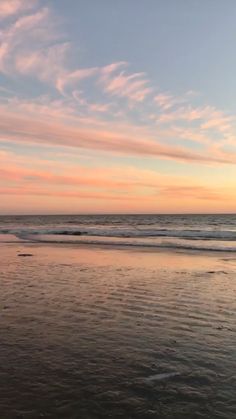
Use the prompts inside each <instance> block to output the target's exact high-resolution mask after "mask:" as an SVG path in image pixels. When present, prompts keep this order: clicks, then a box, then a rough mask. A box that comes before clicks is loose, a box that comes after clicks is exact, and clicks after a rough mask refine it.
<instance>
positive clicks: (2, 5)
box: [0, 0, 37, 19]
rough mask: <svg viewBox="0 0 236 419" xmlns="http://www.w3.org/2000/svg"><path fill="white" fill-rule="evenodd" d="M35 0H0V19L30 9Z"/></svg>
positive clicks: (35, 2)
mask: <svg viewBox="0 0 236 419" xmlns="http://www.w3.org/2000/svg"><path fill="white" fill-rule="evenodd" d="M36 4H37V0H1V2H0V19H1V18H7V17H9V16H12V15H15V14H17V13H20V12H24V11H27V10H30V9H32V8H33V7H34V6H35V5H36Z"/></svg>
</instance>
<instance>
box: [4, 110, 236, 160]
mask: <svg viewBox="0 0 236 419" xmlns="http://www.w3.org/2000/svg"><path fill="white" fill-rule="evenodd" d="M0 129H1V138H2V139H4V140H5V141H14V142H21V143H32V144H41V145H42V144H51V145H54V146H67V147H75V148H82V149H90V150H98V151H100V152H103V153H104V152H105V153H112V154H118V155H122V154H123V155H133V156H149V157H156V158H157V157H158V158H165V159H174V160H179V161H185V162H198V163H199V162H200V163H213V162H218V163H235V161H236V155H233V154H232V153H231V154H227V153H222V154H218V155H217V156H214V155H211V153H209V154H206V152H204V153H203V152H202V153H199V152H194V151H191V150H190V149H188V148H184V147H180V146H173V145H166V144H163V143H161V142H160V141H158V139H156V140H154V139H152V138H150V137H149V138H148V137H138V136H135V135H134V134H133V133H130V134H129V133H128V132H127V133H126V134H123V133H121V132H119V131H115V132H114V131H107V130H105V129H104V128H100V129H99V127H98V128H97V129H91V128H88V127H86V126H85V127H83V128H82V127H80V126H71V125H70V126H69V125H66V124H62V123H60V122H57V123H56V122H54V123H49V122H46V121H39V119H38V118H37V119H36V118H35V119H33V118H31V120H30V121H29V119H28V118H27V117H24V116H23V115H19V114H18V115H17V114H15V115H14V114H13V113H12V112H10V113H7V112H6V111H4V109H3V108H2V109H1V120H0Z"/></svg>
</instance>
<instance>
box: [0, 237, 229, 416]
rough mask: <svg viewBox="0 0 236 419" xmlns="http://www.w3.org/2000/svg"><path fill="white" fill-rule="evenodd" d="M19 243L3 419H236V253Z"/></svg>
mask: <svg viewBox="0 0 236 419" xmlns="http://www.w3.org/2000/svg"><path fill="white" fill-rule="evenodd" d="M9 238H10V236H9ZM17 240H18V239H16V238H15V239H13V237H12V240H8V242H4V243H3V242H2V243H1V244H0V284H1V294H0V309H1V317H0V330H1V345H0V362H1V376H0V393H1V399H0V417H1V418H4V419H10V418H24V419H33V418H40V417H45V418H84V419H85V418H86V419H88V418H109V417H111V418H171V419H172V418H174V419H175V418H176V419H177V418H178V419H182V418H211V419H213V418H222V419H223V418H225V419H231V418H232V419H233V418H235V416H236V405H235V390H236V375H235V362H236V352H235V347H236V326H235V325H236V280H235V279H236V278H235V268H236V257H235V255H234V254H233V253H230V254H229V253H226V252H211V253H209V252H191V251H189V252H184V251H180V250H179V251H173V250H171V249H169V250H168V249H147V248H143V247H138V248H135V247H129V246H126V247H125V248H124V247H119V246H109V247H108V246H99V245H89V246H88V245H85V244H80V245H73V244H54V243H27V242H25V243H24V242H22V241H20V240H18V241H17ZM24 255H28V256H24Z"/></svg>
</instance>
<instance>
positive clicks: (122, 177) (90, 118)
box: [0, 0, 236, 214]
mask: <svg viewBox="0 0 236 419" xmlns="http://www.w3.org/2000/svg"><path fill="white" fill-rule="evenodd" d="M235 19H236V1H235V0H227V2H224V1H222V0H204V1H196V0H188V1H186V0H178V1H171V0H169V1H168V0H149V1H147V2H145V1H141V0H140V1H138V0H119V1H116V0H99V1H98V0H51V1H50V0H0V195H1V197H0V213H1V214H13V213H14V214H17V213H19V214H22V213H25V214H30V213H58V214H59V213H87V212H89V213H114V212H115V213H118V212H122V213H126V212H127V213H130V212H131V213H136V212H138V213H142V212H145V213H166V212H167V213H181V212H183V213H186V212H190V213H191V212H194V213H199V212H203V213H205V212H236V52H235V40H236V24H235Z"/></svg>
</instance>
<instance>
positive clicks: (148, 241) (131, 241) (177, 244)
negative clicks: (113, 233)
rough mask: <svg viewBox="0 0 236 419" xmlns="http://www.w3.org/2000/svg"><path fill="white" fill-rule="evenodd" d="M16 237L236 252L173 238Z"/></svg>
mask: <svg viewBox="0 0 236 419" xmlns="http://www.w3.org/2000/svg"><path fill="white" fill-rule="evenodd" d="M16 237H17V238H18V239H20V240H21V241H22V242H24V241H27V242H31V243H42V244H55V245H57V244H58V245H61V244H63V245H86V246H89V245H95V246H106V247H121V248H122V247H124V248H125V247H131V248H141V247H143V248H150V249H151V248H152V249H155V248H156V249H171V250H176V251H178V250H180V251H181V250H182V251H199V252H236V243H235V245H232V244H230V243H229V242H227V241H224V242H223V241H220V242H219V241H215V242H212V241H209V242H206V241H201V242H200V241H194V240H193V241H188V240H185V239H175V238H173V240H171V238H162V239H161V238H156V240H155V239H154V238H153V239H152V238H150V237H149V238H121V237H101V236H100V237H99V236H97V237H94V238H93V237H89V236H87V237H85V236H84V237H83V236H80V239H79V238H78V237H75V236H73V235H68V236H67V237H65V236H64V235H59V234H56V235H35V234H32V235H31V234H27V235H26V234H24V235H21V234H16Z"/></svg>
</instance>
